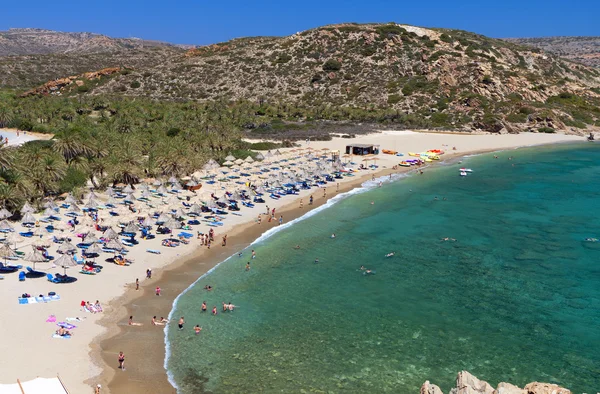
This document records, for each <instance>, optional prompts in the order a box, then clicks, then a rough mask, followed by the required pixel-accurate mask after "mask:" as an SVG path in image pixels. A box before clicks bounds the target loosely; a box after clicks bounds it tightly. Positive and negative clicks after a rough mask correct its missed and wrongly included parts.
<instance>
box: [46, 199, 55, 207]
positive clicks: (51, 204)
mask: <svg viewBox="0 0 600 394" xmlns="http://www.w3.org/2000/svg"><path fill="white" fill-rule="evenodd" d="M44 208H50V209H56V204H55V203H54V200H52V199H50V200H48V201H46V202H45V203H44Z"/></svg>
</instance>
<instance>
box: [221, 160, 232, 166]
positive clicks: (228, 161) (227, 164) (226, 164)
mask: <svg viewBox="0 0 600 394" xmlns="http://www.w3.org/2000/svg"><path fill="white" fill-rule="evenodd" d="M233 164H234V163H233V161H231V160H227V161H226V162H225V163H223V165H224V166H232V165H233Z"/></svg>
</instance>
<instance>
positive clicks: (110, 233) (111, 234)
mask: <svg viewBox="0 0 600 394" xmlns="http://www.w3.org/2000/svg"><path fill="white" fill-rule="evenodd" d="M118 237H119V234H117V232H116V231H115V230H113V229H112V227H109V228H107V229H106V230H104V233H103V234H102V238H104V239H116V238H118Z"/></svg>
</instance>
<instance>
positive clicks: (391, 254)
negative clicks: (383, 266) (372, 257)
mask: <svg viewBox="0 0 600 394" xmlns="http://www.w3.org/2000/svg"><path fill="white" fill-rule="evenodd" d="M395 254H396V252H390V253H388V254H386V255H385V257H392V256H393V255H395Z"/></svg>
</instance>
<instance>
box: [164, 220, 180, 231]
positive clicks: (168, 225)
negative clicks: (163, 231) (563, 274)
mask: <svg viewBox="0 0 600 394" xmlns="http://www.w3.org/2000/svg"><path fill="white" fill-rule="evenodd" d="M163 227H166V228H168V229H169V230H175V229H179V228H181V223H180V222H178V221H177V220H175V219H172V218H171V219H169V220H167V221H166V222H165V223H163Z"/></svg>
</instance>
